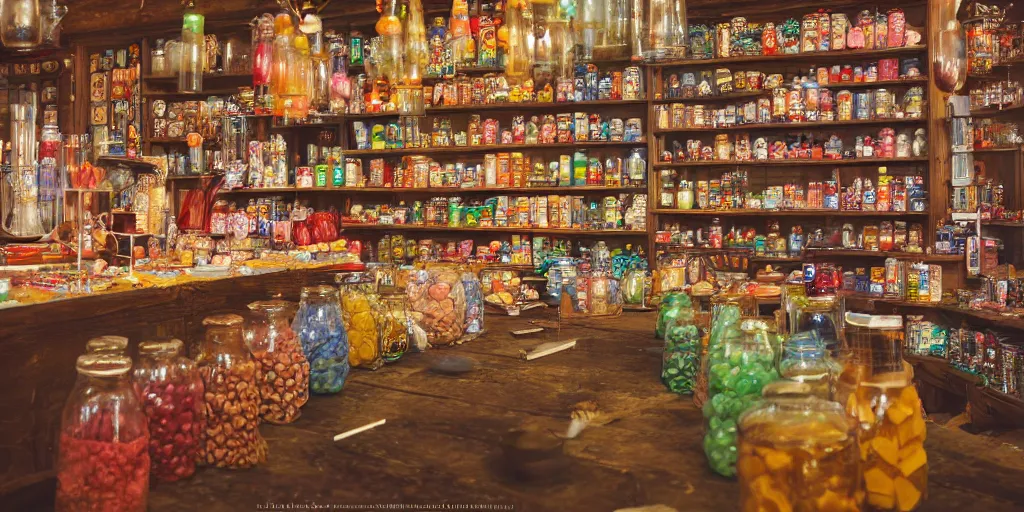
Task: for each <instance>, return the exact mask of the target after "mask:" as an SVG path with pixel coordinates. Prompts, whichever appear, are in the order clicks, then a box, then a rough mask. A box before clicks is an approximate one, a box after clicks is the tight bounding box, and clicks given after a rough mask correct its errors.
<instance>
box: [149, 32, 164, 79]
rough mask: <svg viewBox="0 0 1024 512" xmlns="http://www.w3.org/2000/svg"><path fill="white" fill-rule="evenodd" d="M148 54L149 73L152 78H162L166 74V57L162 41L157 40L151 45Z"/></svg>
mask: <svg viewBox="0 0 1024 512" xmlns="http://www.w3.org/2000/svg"><path fill="white" fill-rule="evenodd" d="M149 53H150V60H149V72H150V74H151V75H153V76H164V75H166V74H167V55H166V52H164V40H163V39H157V40H156V43H154V44H153V50H152V51H150V52H149Z"/></svg>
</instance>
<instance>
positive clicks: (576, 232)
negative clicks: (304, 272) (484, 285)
mask: <svg viewBox="0 0 1024 512" xmlns="http://www.w3.org/2000/svg"><path fill="white" fill-rule="evenodd" d="M342 230H343V231H451V232H479V233H530V234H539V235H562V236H634V237H645V238H646V237H647V231H642V230H627V229H586V228H576V229H573V228H531V227H497V226H495V227H451V226H427V225H423V224H342Z"/></svg>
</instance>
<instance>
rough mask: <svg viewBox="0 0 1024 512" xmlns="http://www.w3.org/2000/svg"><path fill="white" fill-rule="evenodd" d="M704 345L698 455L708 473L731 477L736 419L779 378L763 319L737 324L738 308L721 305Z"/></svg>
mask: <svg viewBox="0 0 1024 512" xmlns="http://www.w3.org/2000/svg"><path fill="white" fill-rule="evenodd" d="M719 318H720V319H721V320H722V321H721V322H720V323H719V325H720V326H723V327H722V329H724V330H725V332H719V333H715V332H714V329H715V327H714V326H713V327H712V335H711V336H712V338H713V339H714V338H716V336H717V338H718V341H717V342H715V341H711V342H709V345H708V378H707V379H708V400H707V402H705V403H704V406H703V414H704V421H705V434H704V454H705V455H706V456H707V458H708V463H709V464H710V466H711V469H712V470H714V471H715V472H716V473H718V474H720V475H722V476H727V477H731V476H734V475H735V474H736V461H737V448H736V432H737V431H736V428H737V421H738V420H739V417H740V415H741V414H743V412H744V411H746V410H747V409H749V408H750V406H751V405H753V404H754V403H755V402H757V401H758V400H759V399H760V396H761V388H762V387H763V386H764V385H765V384H768V383H770V382H773V381H775V380H777V379H778V378H779V374H778V372H777V371H776V370H775V356H774V352H773V351H772V347H771V342H770V340H769V339H768V326H767V324H766V323H765V322H764V321H761V320H754V319H748V320H743V321H742V323H741V322H740V321H739V320H740V319H739V308H738V307H736V306H732V305H730V306H726V307H725V309H723V311H722V312H721V313H720V315H719Z"/></svg>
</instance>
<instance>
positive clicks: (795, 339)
mask: <svg viewBox="0 0 1024 512" xmlns="http://www.w3.org/2000/svg"><path fill="white" fill-rule="evenodd" d="M832 373H833V365H832V362H831V358H830V357H829V356H828V352H826V351H825V347H824V344H823V343H822V341H821V338H820V337H819V336H818V331H805V332H801V333H796V334H794V335H792V336H790V337H789V339H788V340H786V342H785V344H784V345H783V349H782V356H781V358H780V360H779V375H781V376H782V378H784V379H789V380H792V381H796V382H802V383H804V384H807V385H808V387H809V390H810V394H812V395H814V396H816V397H818V398H821V399H823V400H831V399H832V382H833V379H832Z"/></svg>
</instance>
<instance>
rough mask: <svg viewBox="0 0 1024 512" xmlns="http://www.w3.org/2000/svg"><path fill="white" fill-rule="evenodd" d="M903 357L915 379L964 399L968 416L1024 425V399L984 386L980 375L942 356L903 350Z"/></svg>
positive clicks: (1002, 424)
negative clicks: (959, 366) (952, 364)
mask: <svg viewBox="0 0 1024 512" xmlns="http://www.w3.org/2000/svg"><path fill="white" fill-rule="evenodd" d="M903 359H904V360H906V361H907V362H908V363H910V364H911V365H912V366H913V367H914V379H915V380H918V381H920V382H921V383H923V384H926V385H928V386H929V387H934V388H937V389H940V390H942V391H944V392H946V393H950V394H952V395H953V396H957V397H959V398H961V399H966V400H967V402H968V403H969V404H970V408H971V416H972V417H975V416H980V417H976V418H972V419H973V420H979V419H980V420H982V421H990V422H994V424H995V425H999V426H1002V427H1004V428H1005V427H1021V426H1024V401H1022V400H1021V399H1020V398H1017V397H1015V396H1011V395H1008V394H1006V393H1003V392H1001V391H999V390H997V389H993V388H991V387H989V386H986V385H985V381H984V379H983V378H982V377H981V376H979V375H975V374H972V373H968V372H965V371H963V370H960V369H959V368H955V367H953V366H951V365H950V364H949V361H948V360H946V359H945V358H941V357H932V356H922V355H917V354H909V353H904V354H903ZM973 422H974V421H972V423H973Z"/></svg>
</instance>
